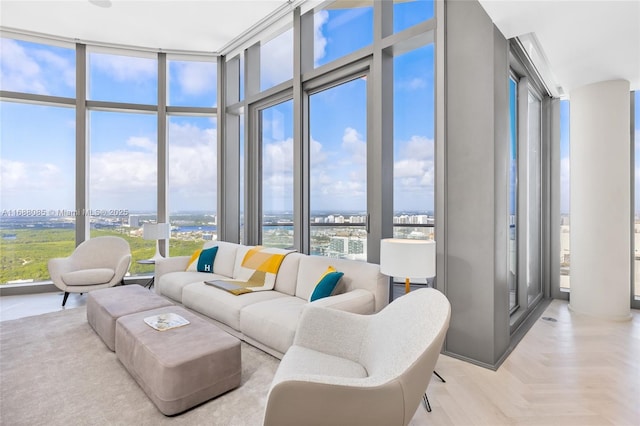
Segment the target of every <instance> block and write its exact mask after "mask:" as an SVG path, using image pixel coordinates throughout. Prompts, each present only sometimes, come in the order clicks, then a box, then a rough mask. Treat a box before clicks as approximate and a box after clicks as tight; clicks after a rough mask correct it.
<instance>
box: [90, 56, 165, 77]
mask: <svg viewBox="0 0 640 426" xmlns="http://www.w3.org/2000/svg"><path fill="white" fill-rule="evenodd" d="M90 60H91V65H95V67H96V69H99V70H101V71H104V73H105V74H107V75H109V76H111V77H112V78H113V79H114V80H116V81H121V82H122V81H140V82H144V81H148V80H149V79H150V78H153V77H155V76H156V75H157V72H158V64H157V62H156V61H155V60H154V59H147V58H135V57H132V56H119V55H107V54H93V55H91V56H90Z"/></svg>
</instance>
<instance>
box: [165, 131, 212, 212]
mask: <svg viewBox="0 0 640 426" xmlns="http://www.w3.org/2000/svg"><path fill="white" fill-rule="evenodd" d="M169 135H170V136H169V137H170V141H171V142H170V146H169V188H170V191H171V194H172V195H173V196H174V198H170V200H169V202H170V203H171V205H172V206H174V207H175V208H174V209H173V210H185V209H186V210H190V209H192V210H197V208H194V207H197V206H200V205H204V206H211V205H214V204H215V194H216V193H217V173H216V171H217V169H218V166H217V154H216V138H217V135H216V129H201V128H199V127H197V126H194V125H191V124H176V123H172V124H171V125H170V128H169Z"/></svg>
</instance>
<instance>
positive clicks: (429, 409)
mask: <svg viewBox="0 0 640 426" xmlns="http://www.w3.org/2000/svg"><path fill="white" fill-rule="evenodd" d="M433 374H435V375H436V376H437V377H438V379H440V380H442V383H447V382H446V381H445V380H444V379H443V378H442V376H441V375H439V374H438V372H437V371H435V370H433ZM422 402H424V408H425V409H426V410H427V412H428V413H430V412H431V404H429V398H427V393H426V392H425V393H424V395H422Z"/></svg>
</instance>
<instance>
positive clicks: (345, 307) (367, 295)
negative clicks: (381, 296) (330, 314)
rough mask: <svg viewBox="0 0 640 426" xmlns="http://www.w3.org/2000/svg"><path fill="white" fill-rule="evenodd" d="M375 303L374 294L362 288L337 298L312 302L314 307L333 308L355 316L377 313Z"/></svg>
mask: <svg viewBox="0 0 640 426" xmlns="http://www.w3.org/2000/svg"><path fill="white" fill-rule="evenodd" d="M375 303H376V301H375V297H374V295H373V293H371V292H370V291H368V290H364V289H361V288H358V289H355V290H351V291H348V292H346V293H341V294H336V295H335V296H330V297H323V298H322V299H318V300H314V301H313V302H311V304H312V305H313V306H321V307H324V308H333V309H338V310H341V311H347V312H353V313H355V314H373V313H374V312H375Z"/></svg>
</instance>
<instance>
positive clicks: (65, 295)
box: [62, 291, 69, 307]
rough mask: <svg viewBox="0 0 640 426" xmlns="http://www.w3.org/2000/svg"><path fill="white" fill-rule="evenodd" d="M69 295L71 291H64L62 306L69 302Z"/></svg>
mask: <svg viewBox="0 0 640 426" xmlns="http://www.w3.org/2000/svg"><path fill="white" fill-rule="evenodd" d="M67 297H69V292H68V291H65V292H64V296H63V297H62V306H63V307H64V304H65V303H67Z"/></svg>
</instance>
